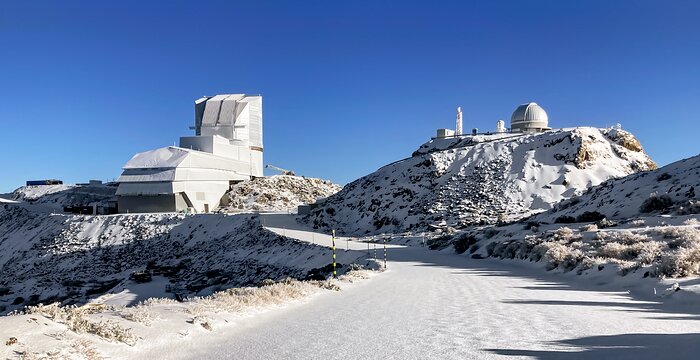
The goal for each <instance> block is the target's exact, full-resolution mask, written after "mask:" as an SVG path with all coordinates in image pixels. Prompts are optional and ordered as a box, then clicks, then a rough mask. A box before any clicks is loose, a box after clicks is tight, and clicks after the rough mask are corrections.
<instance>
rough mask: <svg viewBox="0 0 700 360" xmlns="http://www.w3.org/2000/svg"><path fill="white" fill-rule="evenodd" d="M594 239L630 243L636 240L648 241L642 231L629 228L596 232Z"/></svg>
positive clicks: (636, 241) (647, 237)
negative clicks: (637, 231)
mask: <svg viewBox="0 0 700 360" xmlns="http://www.w3.org/2000/svg"><path fill="white" fill-rule="evenodd" d="M596 239H597V240H602V241H604V242H618V243H621V244H626V245H631V244H635V243H638V242H644V241H649V236H648V235H647V234H644V233H635V232H631V231H629V230H623V231H607V232H604V231H600V232H597V233H596Z"/></svg>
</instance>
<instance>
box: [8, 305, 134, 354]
mask: <svg viewBox="0 0 700 360" xmlns="http://www.w3.org/2000/svg"><path fill="white" fill-rule="evenodd" d="M112 309H113V308H111V307H108V306H105V305H90V304H88V305H84V306H80V307H78V306H63V307H62V306H60V305H59V303H53V304H49V305H42V304H39V305H37V306H28V307H27V308H26V309H25V310H24V311H23V312H22V313H21V314H39V315H42V316H44V317H46V318H48V319H51V320H53V321H56V322H58V323H61V324H64V325H65V326H66V327H67V328H68V329H69V330H71V331H73V332H76V333H78V334H83V333H85V334H93V335H97V336H99V337H101V338H103V339H105V340H107V341H117V342H121V343H124V344H127V345H130V346H133V345H134V344H135V343H136V341H137V340H138V337H136V335H135V334H134V332H133V331H132V329H130V328H125V327H123V326H121V325H120V324H119V323H117V322H116V321H114V320H104V321H97V322H95V321H91V320H89V319H88V316H89V315H92V314H97V313H100V312H104V311H107V310H112Z"/></svg>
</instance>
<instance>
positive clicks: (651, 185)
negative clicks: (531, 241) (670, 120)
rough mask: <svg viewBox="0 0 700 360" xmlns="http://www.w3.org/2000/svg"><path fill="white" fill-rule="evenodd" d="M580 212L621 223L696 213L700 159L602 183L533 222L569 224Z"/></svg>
mask: <svg viewBox="0 0 700 360" xmlns="http://www.w3.org/2000/svg"><path fill="white" fill-rule="evenodd" d="M584 212H589V213H590V212H598V213H600V214H602V216H605V217H607V218H609V219H624V220H626V219H629V218H633V217H637V216H641V215H646V214H650V213H669V212H673V213H679V214H689V213H700V155H698V156H694V157H691V158H688V159H685V160H681V161H677V162H674V163H672V164H669V165H667V166H664V167H662V168H660V169H657V170H655V171H649V172H642V173H638V174H633V175H630V176H627V177H624V178H621V179H611V180H608V181H605V182H603V183H602V184H600V185H598V186H595V187H592V188H590V189H589V190H588V191H586V192H585V193H584V194H583V195H581V196H578V197H575V198H572V199H570V200H567V201H564V202H562V203H561V204H558V205H557V206H555V207H554V208H553V209H552V210H551V211H548V212H545V213H542V214H540V215H538V216H537V217H536V220H538V221H544V222H554V221H557V220H558V221H559V222H571V221H572V220H573V219H576V218H578V217H580V216H581V214H583V213H584ZM567 219H569V220H567Z"/></svg>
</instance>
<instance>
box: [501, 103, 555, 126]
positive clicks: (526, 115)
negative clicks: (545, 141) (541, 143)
mask: <svg viewBox="0 0 700 360" xmlns="http://www.w3.org/2000/svg"><path fill="white" fill-rule="evenodd" d="M551 129H552V128H550V127H549V118H548V117H547V113H546V112H545V111H544V109H542V108H541V107H540V106H539V105H537V103H534V102H531V103H527V104H522V105H520V106H518V108H517V109H515V111H514V112H513V115H512V116H511V117H510V131H512V132H527V133H534V132H542V131H546V130H551Z"/></svg>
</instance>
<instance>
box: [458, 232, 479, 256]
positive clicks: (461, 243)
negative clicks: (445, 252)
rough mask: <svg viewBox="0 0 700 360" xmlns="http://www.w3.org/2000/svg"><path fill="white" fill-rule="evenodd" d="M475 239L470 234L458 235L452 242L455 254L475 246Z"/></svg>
mask: <svg viewBox="0 0 700 360" xmlns="http://www.w3.org/2000/svg"><path fill="white" fill-rule="evenodd" d="M477 241H478V240H477V238H476V237H474V235H472V234H465V233H462V234H459V235H457V236H455V238H454V239H453V240H452V244H453V245H454V247H455V252H456V253H457V254H462V253H464V252H465V251H467V250H468V249H469V247H470V246H472V245H474V244H476V242H477Z"/></svg>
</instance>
